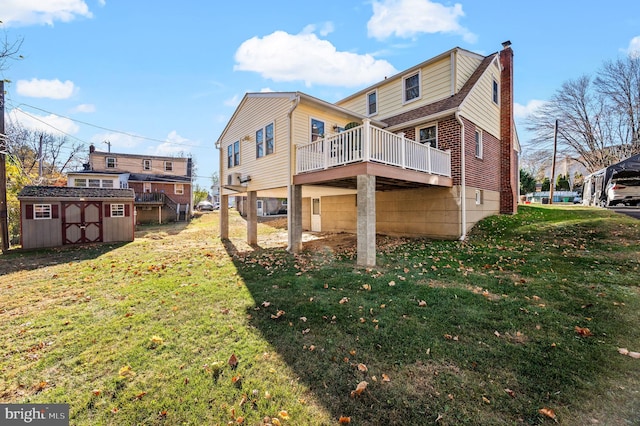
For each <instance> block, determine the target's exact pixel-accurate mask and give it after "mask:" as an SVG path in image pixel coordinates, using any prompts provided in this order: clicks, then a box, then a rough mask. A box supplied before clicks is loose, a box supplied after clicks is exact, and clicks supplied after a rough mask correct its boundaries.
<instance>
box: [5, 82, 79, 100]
mask: <svg viewBox="0 0 640 426" xmlns="http://www.w3.org/2000/svg"><path fill="white" fill-rule="evenodd" d="M75 90H76V87H75V85H74V84H73V82H72V81H69V80H67V81H65V82H64V83H63V82H62V81H60V80H58V79H56V80H39V79H37V78H32V79H31V80H29V81H27V80H18V84H17V85H16V91H17V93H18V94H19V95H22V96H28V97H31V98H49V99H68V98H70V97H71V96H72V95H73V93H74V92H75Z"/></svg>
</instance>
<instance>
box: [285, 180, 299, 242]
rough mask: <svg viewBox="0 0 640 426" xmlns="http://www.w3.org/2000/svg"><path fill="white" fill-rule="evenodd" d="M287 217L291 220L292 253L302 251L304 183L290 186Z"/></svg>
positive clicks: (290, 238) (290, 239)
mask: <svg viewBox="0 0 640 426" xmlns="http://www.w3.org/2000/svg"><path fill="white" fill-rule="evenodd" d="M287 206H288V207H287V219H288V221H289V224H288V225H289V226H288V228H289V233H288V234H289V247H288V248H287V250H289V252H291V253H300V251H302V185H290V186H289V200H288V201H287Z"/></svg>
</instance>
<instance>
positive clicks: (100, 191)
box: [18, 186, 135, 199]
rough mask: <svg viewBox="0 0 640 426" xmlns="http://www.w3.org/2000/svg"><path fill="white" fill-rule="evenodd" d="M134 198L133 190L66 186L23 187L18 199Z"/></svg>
mask: <svg viewBox="0 0 640 426" xmlns="http://www.w3.org/2000/svg"><path fill="white" fill-rule="evenodd" d="M26 197H38V198H42V197H49V198H131V199H133V198H135V193H134V191H133V189H112V188H71V187H66V186H25V187H24V188H22V191H20V193H19V194H18V198H26Z"/></svg>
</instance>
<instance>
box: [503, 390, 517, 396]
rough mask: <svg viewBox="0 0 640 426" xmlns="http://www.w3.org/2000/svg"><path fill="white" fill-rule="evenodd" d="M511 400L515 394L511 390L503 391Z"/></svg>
mask: <svg viewBox="0 0 640 426" xmlns="http://www.w3.org/2000/svg"><path fill="white" fill-rule="evenodd" d="M504 391H505V392H506V393H507V394H508V395H509V396H510V397H511V398H515V397H516V393H515V392H514V391H512V390H511V389H508V388H507V389H505V390H504Z"/></svg>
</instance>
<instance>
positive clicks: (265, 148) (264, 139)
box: [256, 123, 273, 158]
mask: <svg viewBox="0 0 640 426" xmlns="http://www.w3.org/2000/svg"><path fill="white" fill-rule="evenodd" d="M269 154H273V123H271V124H269V125H267V126H265V127H263V128H262V129H258V130H257V131H256V158H260V157H264V156H265V155H269Z"/></svg>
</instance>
